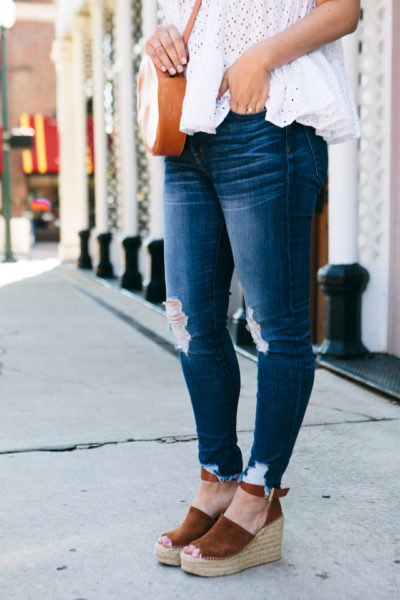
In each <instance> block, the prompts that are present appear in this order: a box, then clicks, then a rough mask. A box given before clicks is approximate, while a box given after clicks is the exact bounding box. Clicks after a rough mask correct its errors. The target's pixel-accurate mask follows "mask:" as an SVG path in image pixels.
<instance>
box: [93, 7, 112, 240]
mask: <svg viewBox="0 0 400 600" xmlns="http://www.w3.org/2000/svg"><path fill="white" fill-rule="evenodd" d="M90 11H91V17H92V44H93V45H92V61H93V126H94V154H95V175H94V182H95V202H96V233H97V234H99V233H106V232H107V231H108V206H107V138H106V132H105V125H104V67H103V38H104V31H103V0H90Z"/></svg>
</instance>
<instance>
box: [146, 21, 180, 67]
mask: <svg viewBox="0 0 400 600" xmlns="http://www.w3.org/2000/svg"><path fill="white" fill-rule="evenodd" d="M144 49H145V52H146V54H148V56H150V58H151V60H152V61H153V63H154V64H155V66H156V67H157V68H158V69H160V70H161V71H163V72H164V73H165V72H166V71H168V73H169V74H170V75H176V73H177V72H178V73H183V69H184V67H185V65H186V64H187V60H188V55H187V53H186V48H185V45H184V43H183V39H182V36H181V34H180V33H179V31H178V29H177V28H176V27H175V25H165V26H161V25H160V26H159V27H157V29H156V30H155V32H154V34H153V35H152V36H151V37H150V38H149V39H148V40H147V42H146V44H145V46H144Z"/></svg>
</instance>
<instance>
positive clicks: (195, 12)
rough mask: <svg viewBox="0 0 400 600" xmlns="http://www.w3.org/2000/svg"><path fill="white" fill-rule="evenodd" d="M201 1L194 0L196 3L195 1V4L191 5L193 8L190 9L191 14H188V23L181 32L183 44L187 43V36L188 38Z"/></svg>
mask: <svg viewBox="0 0 400 600" xmlns="http://www.w3.org/2000/svg"><path fill="white" fill-rule="evenodd" d="M201 2H202V0H196V3H195V5H194V7H193V10H192V14H191V15H190V18H189V21H188V24H187V25H186V29H185V31H184V32H183V36H182V38H183V43H184V44H185V46H187V43H188V41H189V38H190V34H191V33H192V29H193V25H194V22H195V20H196V18H197V15H198V14H199V10H200V6H201Z"/></svg>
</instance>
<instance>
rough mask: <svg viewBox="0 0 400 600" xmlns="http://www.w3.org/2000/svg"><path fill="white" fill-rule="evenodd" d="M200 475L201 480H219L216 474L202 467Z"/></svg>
mask: <svg viewBox="0 0 400 600" xmlns="http://www.w3.org/2000/svg"><path fill="white" fill-rule="evenodd" d="M200 477H201V480H202V481H212V482H217V481H219V479H218V477H217V476H216V475H214V473H210V471H207V469H204V468H203V467H202V469H201V474H200Z"/></svg>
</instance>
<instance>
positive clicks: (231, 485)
mask: <svg viewBox="0 0 400 600" xmlns="http://www.w3.org/2000/svg"><path fill="white" fill-rule="evenodd" d="M237 487H238V482H237V481H229V482H225V481H223V482H215V483H214V482H208V481H201V482H200V487H199V489H198V491H197V494H196V496H195V498H194V500H193V502H192V505H193V506H194V507H195V508H198V509H200V510H202V511H203V512H205V513H207V514H209V515H210V516H217V515H219V514H221V513H222V512H224V511H225V510H226V509H227V508H228V506H229V504H230V503H231V501H232V498H233V497H234V495H235V493H236V490H237Z"/></svg>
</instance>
